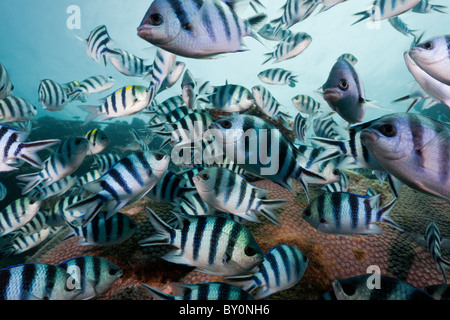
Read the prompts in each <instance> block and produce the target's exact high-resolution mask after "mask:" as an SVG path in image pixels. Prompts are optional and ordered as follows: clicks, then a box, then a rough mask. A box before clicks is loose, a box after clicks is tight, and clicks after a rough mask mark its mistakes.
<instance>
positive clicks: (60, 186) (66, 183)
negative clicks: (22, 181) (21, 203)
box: [29, 174, 78, 201]
mask: <svg viewBox="0 0 450 320" xmlns="http://www.w3.org/2000/svg"><path fill="white" fill-rule="evenodd" d="M77 179H78V178H77V177H76V176H75V175H73V174H71V175H68V176H67V177H65V178H63V179H61V180H59V181H56V182H54V183H52V184H50V185H49V186H47V187H41V186H37V187H36V188H35V189H33V190H31V191H30V193H29V196H30V197H31V198H36V199H39V200H40V201H42V200H45V199H48V198H51V197H54V196H59V195H63V194H64V193H66V192H67V191H69V190H70V189H71V188H72V187H73V186H74V185H75V183H76V181H77Z"/></svg>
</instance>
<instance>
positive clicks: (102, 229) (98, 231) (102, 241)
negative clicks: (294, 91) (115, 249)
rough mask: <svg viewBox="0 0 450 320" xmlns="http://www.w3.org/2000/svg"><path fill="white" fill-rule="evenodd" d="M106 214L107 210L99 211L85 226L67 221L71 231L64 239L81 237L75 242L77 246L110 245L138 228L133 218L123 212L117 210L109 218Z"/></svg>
mask: <svg viewBox="0 0 450 320" xmlns="http://www.w3.org/2000/svg"><path fill="white" fill-rule="evenodd" d="M107 216H108V213H107V212H99V213H98V214H97V215H96V216H95V217H94V218H93V219H92V221H90V222H89V223H88V224H86V225H85V226H74V225H72V224H70V223H69V224H68V225H69V227H70V229H71V233H70V234H69V235H68V236H67V237H66V239H68V238H71V237H81V238H80V240H79V241H78V243H77V244H78V245H79V246H110V245H114V244H118V243H122V242H124V241H126V240H128V239H129V238H131V237H132V236H133V234H134V233H135V232H136V230H137V229H138V225H137V224H136V223H135V222H134V221H133V219H131V218H130V217H129V216H127V215H125V214H122V213H120V212H117V213H115V214H114V215H113V216H111V217H109V218H108V217H107Z"/></svg>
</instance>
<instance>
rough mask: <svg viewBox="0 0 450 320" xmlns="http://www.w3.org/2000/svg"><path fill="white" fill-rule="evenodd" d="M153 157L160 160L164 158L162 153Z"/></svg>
mask: <svg viewBox="0 0 450 320" xmlns="http://www.w3.org/2000/svg"><path fill="white" fill-rule="evenodd" d="M155 158H156V160H158V161H161V160H162V159H164V155H163V154H160V153H159V154H157V155H156V156H155Z"/></svg>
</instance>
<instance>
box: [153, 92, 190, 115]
mask: <svg viewBox="0 0 450 320" xmlns="http://www.w3.org/2000/svg"><path fill="white" fill-rule="evenodd" d="M182 106H184V100H183V97H182V96H181V95H178V96H173V97H170V98H168V99H167V100H165V101H163V102H162V103H159V104H158V105H157V106H155V107H153V108H152V109H151V111H152V112H155V113H156V114H168V113H170V112H173V111H175V110H177V109H179V108H181V107H182Z"/></svg>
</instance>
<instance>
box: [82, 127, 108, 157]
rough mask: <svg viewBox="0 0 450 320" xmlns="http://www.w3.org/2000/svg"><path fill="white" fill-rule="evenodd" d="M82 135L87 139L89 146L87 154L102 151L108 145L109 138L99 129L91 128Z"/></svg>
mask: <svg viewBox="0 0 450 320" xmlns="http://www.w3.org/2000/svg"><path fill="white" fill-rule="evenodd" d="M84 137H85V138H86V139H87V140H89V142H90V146H89V151H88V152H87V155H93V154H98V153H101V152H103V150H105V149H106V147H108V146H109V144H110V143H111V140H109V138H108V136H107V135H106V133H105V132H104V131H102V130H100V129H93V130H90V131H89V132H87V133H86V134H85V135H84Z"/></svg>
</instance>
